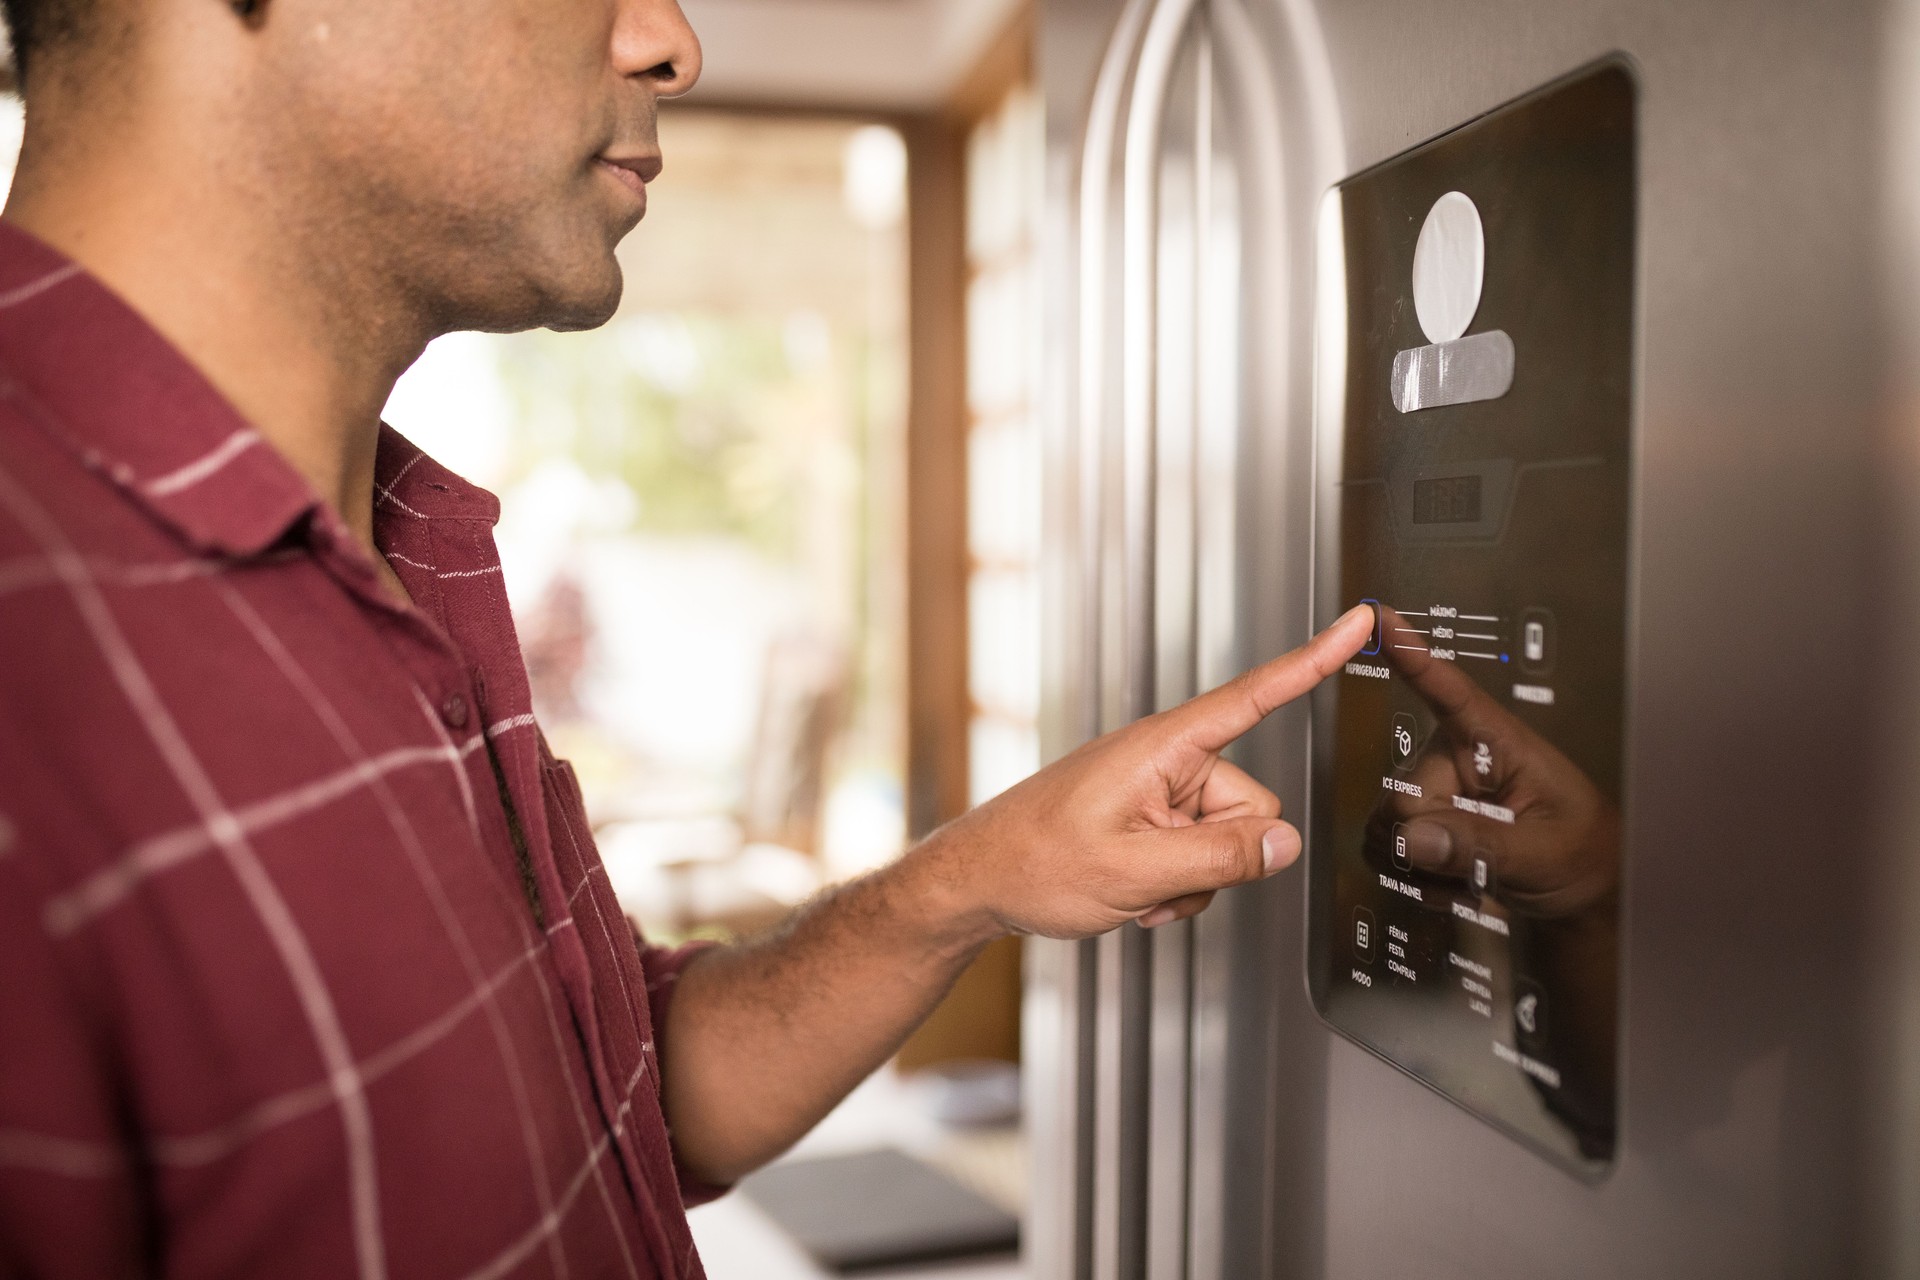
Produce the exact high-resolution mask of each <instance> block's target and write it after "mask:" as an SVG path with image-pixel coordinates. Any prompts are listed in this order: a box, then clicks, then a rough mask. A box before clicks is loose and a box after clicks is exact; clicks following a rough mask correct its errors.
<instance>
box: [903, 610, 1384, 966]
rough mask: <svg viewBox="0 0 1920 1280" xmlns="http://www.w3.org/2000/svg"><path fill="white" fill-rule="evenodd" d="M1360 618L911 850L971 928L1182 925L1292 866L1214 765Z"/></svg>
mask: <svg viewBox="0 0 1920 1280" xmlns="http://www.w3.org/2000/svg"><path fill="white" fill-rule="evenodd" d="M1372 628H1373V614H1372V612H1371V611H1370V610H1369V609H1368V608H1367V607H1366V606H1364V605H1363V606H1361V607H1360V608H1357V609H1355V610H1353V611H1352V612H1350V613H1348V614H1346V615H1345V616H1344V617H1342V618H1341V619H1340V620H1339V621H1337V622H1335V623H1334V624H1333V625H1332V626H1331V627H1328V628H1327V629H1326V630H1325V631H1323V632H1321V633H1320V634H1319V635H1318V636H1316V637H1314V639H1313V640H1312V641H1311V642H1309V643H1308V644H1306V645H1305V646H1303V647H1302V648H1299V649H1296V650H1294V651H1293V652H1292V653H1289V654H1287V655H1285V656H1284V657H1280V658H1276V659H1274V660H1273V661H1272V662H1269V663H1267V664H1266V665H1264V666H1260V667H1256V668H1254V669H1253V670H1252V671H1249V672H1247V673H1246V674H1244V675H1242V676H1240V677H1238V678H1237V679H1235V680H1233V681H1231V682H1229V683H1227V684H1224V685H1222V686H1220V687H1219V688H1218V689H1214V690H1212V691H1211V692H1209V693H1204V694H1201V695H1200V696H1199V697H1197V698H1195V699H1194V700H1193V701H1191V702H1188V703H1186V704H1184V705H1183V706H1179V707H1175V708H1173V709H1172V710H1170V711H1164V712H1162V713H1160V714H1159V715H1156V716H1149V717H1147V718H1146V719H1144V720H1140V721H1138V722H1136V723H1134V724H1131V725H1128V726H1127V727H1126V728H1124V729H1120V730H1117V731H1115V732H1113V733H1110V734H1107V735H1106V736H1105V737H1103V738H1099V739H1096V740H1095V741H1093V742H1090V743H1088V744H1087V745H1086V746H1084V747H1081V748H1080V749H1079V750H1078V751H1075V752H1074V753H1073V754H1071V755H1069V756H1067V757H1066V758H1065V759H1063V760H1060V761H1058V762H1057V763H1055V764H1053V765H1051V766H1049V767H1047V768H1045V769H1042V770H1041V771H1040V772H1039V773H1036V774H1035V775H1033V777H1031V778H1029V779H1027V780H1026V781H1025V782H1022V783H1020V784H1019V785H1018V786H1015V787H1013V788H1012V789H1011V790H1009V791H1007V792H1005V793H1004V794H1002V795H1001V796H999V797H998V798H996V799H994V800H991V801H989V802H987V803H986V804H984V805H982V806H980V807H979V808H978V809H976V810H974V811H973V812H972V813H970V814H968V815H966V816H965V817H963V818H961V819H959V820H958V821H956V822H954V823H952V824H951V825H950V826H948V827H945V828H943V829H942V830H941V831H940V832H939V833H937V834H936V835H935V836H934V837H933V838H932V839H931V840H929V841H928V842H927V843H926V844H925V845H923V846H922V847H921V849H920V850H917V851H916V853H915V855H914V856H916V857H924V858H927V859H930V860H933V861H934V862H935V864H936V865H938V866H939V867H940V868H941V869H942V872H943V874H942V875H941V877H940V878H941V880H942V881H943V882H944V883H945V885H946V887H947V888H948V890H949V891H950V892H951V893H952V895H953V896H954V897H955V898H956V899H959V900H961V901H965V900H967V899H969V898H971V899H972V907H973V911H974V923H975V924H976V925H977V927H979V928H980V929H982V930H985V931H993V932H1006V931H1011V932H1016V933H1037V934H1042V935H1044V936H1046V937H1049V938H1086V937H1091V936H1093V935H1094V934H1099V933H1105V932H1106V931H1107V930H1109V929H1112V928H1114V927H1115V926H1117V925H1121V924H1124V923H1126V922H1127V921H1129V920H1138V921H1139V922H1140V923H1141V924H1143V925H1146V926H1148V927H1153V926H1155V925H1160V924H1165V923H1166V922H1167V921H1169V920H1178V919H1181V918H1183V917H1185V916H1190V915H1193V914H1194V913H1195V912H1197V911H1199V910H1200V909H1201V908H1203V907H1205V906H1206V905H1207V903H1208V902H1209V901H1211V900H1212V898H1213V895H1214V892H1215V891H1216V890H1219V889H1224V888H1226V887H1228V886H1230V885H1236V884H1246V883H1248V882H1250V881H1254V880H1259V879H1261V878H1262V877H1264V876H1268V875H1271V874H1272V873H1273V872H1275V871H1278V870H1280V869H1281V868H1282V867H1285V866H1287V865H1289V864H1291V863H1292V862H1293V860H1294V859H1295V858H1297V857H1298V856H1299V855H1300V833H1299V832H1298V831H1297V830H1295V829H1294V828H1293V827H1292V826H1290V825H1288V824H1287V823H1285V822H1282V821H1280V820H1279V819H1280V800H1279V798H1278V797H1277V796H1275V795H1274V794H1273V792H1271V791H1269V790H1268V789H1267V788H1266V787H1263V786H1261V785H1260V784H1259V783H1258V782H1256V781H1254V780H1253V778H1251V777H1249V776H1248V775H1247V773H1246V772H1245V771H1244V770H1242V769H1240V768H1238V767H1236V766H1235V765H1233V764H1230V763H1228V762H1227V761H1226V760H1223V759H1221V758H1220V753H1221V751H1223V750H1224V749H1225V748H1226V747H1227V745H1228V744H1229V743H1231V742H1232V741H1233V740H1234V739H1236V738H1238V737H1240V736H1241V735H1242V734H1244V733H1246V732H1247V731H1248V730H1249V729H1251V728H1253V727H1254V726H1255V725H1256V724H1259V723H1260V721H1261V720H1262V719H1264V718H1265V717H1266V716H1267V715H1268V713H1270V712H1272V711H1273V710H1274V709H1276V708H1277V707H1280V706H1281V705H1283V704H1285V703H1288V702H1291V701H1293V700H1294V699H1295V698H1297V697H1299V696H1300V695H1301V694H1303V693H1306V692H1307V691H1308V690H1310V689H1312V688H1313V687H1314V686H1315V685H1316V684H1318V683H1320V681H1321V680H1323V679H1325V678H1326V677H1327V676H1328V675H1330V674H1332V673H1333V672H1335V671H1337V670H1339V669H1340V665H1341V664H1342V663H1343V662H1345V661H1346V660H1347V659H1348V658H1350V657H1352V656H1353V654H1354V653H1355V652H1356V651H1357V650H1358V649H1359V648H1360V646H1361V645H1363V644H1365V643H1366V640H1367V636H1368V634H1369V633H1370V632H1371V631H1372Z"/></svg>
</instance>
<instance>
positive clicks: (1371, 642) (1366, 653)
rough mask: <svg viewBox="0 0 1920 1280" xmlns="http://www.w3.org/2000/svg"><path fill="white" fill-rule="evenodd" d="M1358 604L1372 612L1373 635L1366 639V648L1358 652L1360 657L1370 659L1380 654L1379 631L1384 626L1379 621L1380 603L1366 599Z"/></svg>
mask: <svg viewBox="0 0 1920 1280" xmlns="http://www.w3.org/2000/svg"><path fill="white" fill-rule="evenodd" d="M1360 603H1361V604H1364V605H1366V606H1367V607H1368V608H1369V609H1371V610H1373V634H1372V635H1370V636H1368V637H1367V647H1366V648H1364V649H1362V650H1361V651H1360V654H1361V656H1362V657H1367V658H1371V657H1373V656H1374V655H1375V654H1377V653H1379V652H1380V631H1381V628H1382V627H1383V626H1385V624H1384V623H1383V622H1381V621H1380V617H1381V613H1380V602H1379V601H1378V600H1374V599H1366V600H1362V601H1361V602H1360Z"/></svg>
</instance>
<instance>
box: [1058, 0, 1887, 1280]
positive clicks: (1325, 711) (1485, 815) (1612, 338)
mask: <svg viewBox="0 0 1920 1280" xmlns="http://www.w3.org/2000/svg"><path fill="white" fill-rule="evenodd" d="M1041 14H1042V21H1041V25H1040V33H1041V34H1040V62H1039V65H1040V71H1041V80H1042V86H1043V89H1044V92H1045V99H1046V104H1047V113H1048V159H1047V179H1046V192H1047V205H1046V221H1045V231H1044V237H1043V244H1044V247H1045V253H1044V262H1045V270H1046V276H1047V278H1046V289H1045V291H1044V292H1045V299H1046V301H1045V305H1046V307H1047V315H1046V318H1045V319H1046V324H1045V332H1046V333H1047V335H1048V340H1049V342H1050V344H1051V345H1050V347H1049V350H1048V359H1047V362H1046V364H1047V369H1048V378H1049V381H1048V386H1047V394H1046V409H1047V421H1048V435H1047V441H1048V444H1047V450H1046V467H1047V490H1046V492H1047V508H1046V510H1047V515H1046V530H1047V535H1046V536H1047V545H1048V548H1049V560H1048V565H1047V569H1048V578H1047V592H1046V599H1047V602H1048V604H1047V628H1048V643H1047V663H1048V667H1047V674H1046V681H1045V689H1046V716H1047V731H1048V733H1049V735H1050V739H1049V749H1050V750H1051V751H1052V752H1054V753H1059V752H1062V751H1064V750H1066V749H1068V748H1070V747H1071V746H1073V745H1074V744H1076V743H1078V742H1080V741H1083V740H1085V739H1086V738H1088V737H1090V736H1092V735H1094V734H1096V733H1098V732H1101V731H1103V730H1106V729H1110V728H1112V727H1115V726H1117V725H1119V724H1122V723H1124V722H1126V721H1128V720H1130V719H1132V718H1134V717H1137V716H1140V715H1144V714H1148V713H1151V712H1153V711H1155V710H1157V709H1160V708H1163V707H1166V706H1169V705H1171V704H1173V703H1176V702H1178V701H1180V700H1182V699H1184V698H1186V697H1189V696H1191V695H1192V694H1193V693H1194V692H1196V691H1197V690H1199V689H1201V688H1204V687H1207V686H1210V685H1212V684H1215V683H1217V682H1219V681H1221V680H1223V679H1225V678H1227V677H1229V676H1230V675H1232V674H1233V673H1234V672H1236V671H1238V670H1239V669H1241V668H1243V667H1245V666H1247V665H1249V664H1251V663H1253V662H1255V661H1258V660H1259V659H1261V658H1263V657H1266V656H1270V655H1272V654H1275V653H1278V652H1280V651H1282V650H1284V649H1286V648H1289V647H1291V646H1293V645H1295V644H1298V643H1300V642H1301V641H1302V640H1304V639H1305V638H1306V637H1307V636H1308V635H1309V634H1310V633H1311V631H1312V630H1313V629H1314V628H1315V627H1316V626H1318V625H1323V624H1324V623H1326V622H1327V621H1330V620H1331V619H1332V618H1333V617H1334V616H1337V614H1338V613H1339V612H1340V611H1341V610H1342V609H1344V608H1346V607H1348V606H1350V605H1353V604H1356V603H1360V602H1362V601H1365V602H1368V603H1370V605H1371V607H1372V608H1373V609H1374V611H1375V616H1376V621H1377V626H1376V630H1375V634H1374V635H1373V636H1372V637H1370V639H1369V643H1368V647H1367V651H1366V652H1365V653H1363V654H1362V655H1359V656H1358V657H1356V659H1355V660H1354V662H1352V663H1351V664H1349V665H1348V666H1347V668H1346V669H1345V670H1344V671H1342V672H1340V673H1338V674H1337V675H1335V676H1334V677H1333V678H1331V679H1330V680H1329V681H1328V682H1327V683H1326V685H1325V686H1323V688H1322V689H1321V690H1320V691H1319V692H1318V693H1317V694H1316V695H1315V696H1314V697H1313V698H1312V699H1310V700H1308V701H1307V702H1305V703H1302V704H1300V705H1297V706H1294V707H1290V708H1287V709H1286V710H1284V711H1282V712H1280V713H1279V714H1277V715H1275V716H1273V717H1272V718H1271V719H1270V720H1269V721H1268V723H1267V724H1265V725H1264V726H1263V727H1262V728H1261V729H1260V730H1259V731H1257V732H1256V733H1255V734H1254V735H1252V736H1251V737H1250V738H1249V739H1248V740H1247V741H1246V742H1244V743H1243V744H1242V745H1241V747H1240V749H1239V750H1240V756H1239V758H1240V759H1241V761H1242V762H1243V763H1244V764H1245V765H1247V766H1248V767H1249V768H1251V769H1252V770H1253V771H1254V772H1255V773H1256V774H1257V775H1258V776H1260V777H1261V778H1262V779H1264V780H1265V781H1266V782H1268V784H1269V785H1271V786H1272V787H1273V788H1274V789H1275V790H1276V791H1277V792H1279V794H1280V795H1281V797H1282V799H1283V802H1284V804H1285V806H1286V810H1287V813H1288V815H1289V816H1290V817H1292V818H1293V819H1294V820H1295V821H1296V822H1298V823H1300V824H1301V826H1302V828H1303V830H1304V831H1305V832H1306V834H1307V854H1306V857H1305V858H1304V859H1303V861H1302V864H1301V865H1300V866H1298V867H1296V868H1294V869H1292V870H1290V871H1288V872H1286V873H1284V874H1282V875H1280V876H1278V877H1275V878H1274V879H1273V880H1271V881H1269V882H1267V883H1265V884H1262V885H1259V886H1256V887H1252V888H1247V889H1242V890H1237V891H1234V892H1231V893H1228V894H1225V895H1222V897H1221V898H1220V899H1219V900H1218V901H1217V903H1216V904H1215V905H1214V906H1213V907H1212V908H1211V909H1210V910H1209V911H1208V912H1206V913H1205V914H1204V915H1202V916H1200V917H1199V918H1198V919H1196V920H1195V921H1193V922H1191V923H1182V924H1176V925H1171V926H1167V927H1164V928H1162V929H1159V930H1155V931H1152V932H1145V931H1142V930H1139V929H1137V928H1134V927H1128V928H1125V929H1122V930H1120V931H1118V932H1117V933H1115V934H1113V935H1110V936H1108V937H1106V938H1102V939H1100V940H1098V941H1096V942H1092V943H1085V944H1064V943H1043V944H1039V945H1036V946H1035V947H1033V948H1032V949H1031V950H1030V952H1029V962H1028V964H1029V973H1028V979H1027V1003H1026V1015H1025V1017H1026V1045H1027V1056H1028V1084H1029V1099H1030V1101H1029V1116H1030V1120H1029V1123H1030V1130H1031V1135H1032V1141H1033V1146H1034V1151H1033V1160H1034V1169H1033V1181H1034V1186H1035V1199H1034V1205H1033V1212H1032V1217H1031V1221H1030V1225H1029V1240H1028V1259H1029V1263H1030V1265H1031V1267H1032V1269H1033V1272H1034V1274H1035V1275H1036V1276H1037V1277H1060V1278H1066V1277H1075V1278H1078V1277H1089V1278H1092V1280H1121V1278H1127V1277H1136V1276H1144V1277H1153V1278H1155V1280H1161V1278H1184V1280H1214V1278H1216V1277H1230V1278H1234V1280H1238V1278H1240V1277H1275V1278H1281V1277H1316V1278H1317V1277H1399V1276H1420V1277H1456V1276H1457V1277H1586V1276H1596V1277H1598V1276H1607V1277H1717V1276H1739V1277H1756V1278H1757V1277H1771V1276H1780V1277H1790V1276H1791V1277H1829V1276H1832V1277H1848V1276H1876V1275H1885V1276H1920V944H1917V942H1916V937H1917V936H1920V931H1917V930H1916V925H1917V924H1920V874H1917V873H1916V867H1915V863H1916V861H1917V859H1916V857H1915V854H1916V852H1920V839H1916V837H1917V836H1920V373H1917V372H1916V370H1917V369H1920V359H1916V356H1917V355H1920V5H1916V4H1914V3H1905V4H1898V3H1887V4H1872V3H1856V2H1855V0H1823V2H1821V3H1811V2H1801V3H1788V2H1786V0H1748V2H1747V3H1733V2H1731V0H1702V2H1691V3H1690V2H1688V0H1562V2H1560V3H1540V2H1537V0H1536V2H1535V3H1518V2H1516V0H1418V2H1415V0H1043V2H1042V5H1041Z"/></svg>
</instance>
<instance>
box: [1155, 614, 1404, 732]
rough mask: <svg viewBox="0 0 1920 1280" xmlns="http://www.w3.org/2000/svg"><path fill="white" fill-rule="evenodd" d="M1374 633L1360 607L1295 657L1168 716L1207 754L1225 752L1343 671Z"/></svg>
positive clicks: (1265, 665)
mask: <svg viewBox="0 0 1920 1280" xmlns="http://www.w3.org/2000/svg"><path fill="white" fill-rule="evenodd" d="M1372 634H1373V610H1372V609H1371V608H1370V607H1369V606H1367V605H1364V604H1363V605H1358V606H1356V607H1354V608H1352V609H1349V610H1347V612H1345V613H1343V614H1341V615H1340V618H1339V620H1338V621H1336V622H1335V623H1334V624H1333V625H1332V626H1330V627H1328V628H1327V629H1326V630H1325V631H1322V632H1321V633H1320V634H1319V635H1317V636H1315V637H1314V638H1313V639H1311V640H1309V641H1307V642H1306V643H1305V644H1303V645H1301V646H1300V647H1299V648H1298V649H1295V650H1294V651H1293V652H1291V653H1285V654H1282V655H1280V656H1279V657H1278V658H1275V659H1273V660H1272V661H1271V662H1266V663H1262V664H1261V665H1260V666H1257V667H1255V668H1254V669H1253V670H1251V671H1246V672H1242V673H1241V674H1240V675H1237V676H1235V677H1234V678H1233V679H1231V680H1229V681H1227V683H1225V684H1223V685H1221V686H1220V687H1219V688H1217V689H1212V690H1209V691H1208V692H1206V693H1203V694H1201V695H1200V696H1199V697H1197V698H1195V699H1193V700H1192V701H1191V702H1188V703H1187V704H1185V705H1184V706H1181V707H1177V708H1175V709H1174V710H1173V711H1172V712H1170V713H1169V717H1170V718H1171V720H1172V721H1173V725H1174V728H1175V730H1176V731H1177V732H1179V733H1180V734H1181V735H1183V736H1184V737H1185V738H1186V739H1187V741H1189V742H1190V743H1192V744H1193V745H1194V746H1196V747H1198V748H1199V749H1200V750H1202V751H1208V752H1214V751H1220V750H1223V749H1224V748H1225V747H1226V745H1227V744H1228V743H1230V742H1232V741H1233V740H1234V739H1235V738H1237V737H1239V736H1240V735H1241V734H1243V733H1245V732H1247V730H1249V729H1251V728H1253V726H1255V725H1257V724H1259V723H1260V722H1261V721H1262V720H1264V719H1266V718H1267V716H1268V715H1270V714H1271V713H1272V712H1273V711H1275V710H1277V709H1278V708H1280V707H1283V706H1285V705H1286V704H1287V703H1289V702H1292V701H1293V700H1294V699H1295V698H1297V697H1299V696H1300V695H1301V694H1303V693H1305V692H1307V691H1308V690H1309V689H1311V688H1313V686H1315V685H1317V684H1319V683H1320V682H1321V681H1322V680H1324V679H1326V678H1327V677H1328V676H1330V675H1332V674H1333V673H1334V672H1336V671H1338V670H1339V669H1340V664H1341V663H1343V662H1345V661H1346V660H1347V659H1348V658H1351V657H1352V656H1353V655H1354V654H1356V653H1358V652H1359V651H1360V646H1361V645H1363V644H1365V643H1366V642H1367V637H1368V636H1370V635H1372Z"/></svg>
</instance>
